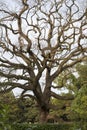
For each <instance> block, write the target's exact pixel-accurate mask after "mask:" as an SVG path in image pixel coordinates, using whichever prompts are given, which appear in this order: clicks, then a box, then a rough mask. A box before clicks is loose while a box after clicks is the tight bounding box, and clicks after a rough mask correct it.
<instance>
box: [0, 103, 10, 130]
mask: <svg viewBox="0 0 87 130" xmlns="http://www.w3.org/2000/svg"><path fill="white" fill-rule="evenodd" d="M0 108H1V109H0V128H2V129H3V130H11V124H10V122H9V106H8V105H6V104H0Z"/></svg>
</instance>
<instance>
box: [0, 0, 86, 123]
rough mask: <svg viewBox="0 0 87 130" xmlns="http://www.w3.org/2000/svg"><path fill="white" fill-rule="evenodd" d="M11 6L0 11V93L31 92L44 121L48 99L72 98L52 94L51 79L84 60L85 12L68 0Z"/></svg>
mask: <svg viewBox="0 0 87 130" xmlns="http://www.w3.org/2000/svg"><path fill="white" fill-rule="evenodd" d="M14 2H15V4H16V6H17V5H18V8H17V11H12V10H10V9H7V8H5V7H3V6H2V5H1V7H0V8H1V9H0V14H3V15H0V78H1V79H0V80H1V81H0V86H1V87H0V90H1V92H2V91H4V92H7V91H10V90H12V89H14V88H16V87H19V88H21V89H22V90H23V92H22V96H23V95H24V96H25V95H26V92H27V91H28V92H29V91H30V92H32V94H31V93H28V96H29V97H31V98H33V99H35V100H36V101H37V104H38V108H39V111H40V122H46V119H47V116H48V114H49V110H50V109H51V108H52V104H51V102H50V99H51V97H55V98H58V99H61V100H63V99H64V100H68V99H73V98H74V97H73V95H71V96H61V95H59V94H57V93H56V92H54V91H52V90H53V88H55V86H54V85H53V81H54V79H55V78H56V77H57V76H59V75H60V74H61V73H62V72H63V71H65V70H66V69H67V68H70V67H72V66H74V65H75V64H76V63H78V62H81V61H82V60H84V58H85V57H86V56H87V45H86V41H87V34H86V31H87V10H86V9H84V10H83V12H82V13H81V14H80V5H79V4H78V2H77V1H74V0H70V1H67V0H62V1H60V0H59V1H58V0H43V1H39V0H35V1H32V2H30V1H29V0H22V1H21V3H20V4H19V3H17V2H16V1H14ZM10 6H11V5H9V7H10ZM56 87H57V88H59V87H61V88H62V87H63V86H56Z"/></svg>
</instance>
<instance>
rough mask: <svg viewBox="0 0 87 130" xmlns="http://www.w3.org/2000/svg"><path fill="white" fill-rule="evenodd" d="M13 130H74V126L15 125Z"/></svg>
mask: <svg viewBox="0 0 87 130" xmlns="http://www.w3.org/2000/svg"><path fill="white" fill-rule="evenodd" d="M13 130H73V127H72V125H67V124H27V123H23V124H15V125H14V127H13Z"/></svg>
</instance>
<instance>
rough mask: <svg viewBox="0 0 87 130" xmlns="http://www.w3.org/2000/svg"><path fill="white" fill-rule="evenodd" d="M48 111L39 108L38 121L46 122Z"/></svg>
mask: <svg viewBox="0 0 87 130" xmlns="http://www.w3.org/2000/svg"><path fill="white" fill-rule="evenodd" d="M48 114H49V112H48V111H46V110H41V111H40V117H39V122H40V123H47V116H48Z"/></svg>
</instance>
